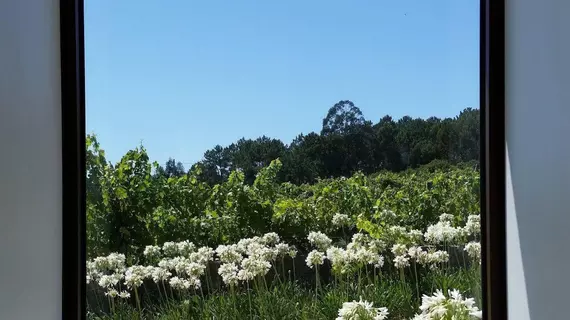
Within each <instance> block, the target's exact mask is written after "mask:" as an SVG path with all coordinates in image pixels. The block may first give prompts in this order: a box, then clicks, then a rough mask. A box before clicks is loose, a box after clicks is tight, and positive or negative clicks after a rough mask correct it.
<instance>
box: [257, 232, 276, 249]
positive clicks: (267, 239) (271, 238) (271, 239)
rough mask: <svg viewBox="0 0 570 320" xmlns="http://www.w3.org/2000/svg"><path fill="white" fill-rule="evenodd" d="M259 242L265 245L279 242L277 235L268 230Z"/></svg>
mask: <svg viewBox="0 0 570 320" xmlns="http://www.w3.org/2000/svg"><path fill="white" fill-rule="evenodd" d="M261 242H262V243H263V244H265V245H267V246H273V245H275V244H276V243H277V242H279V236H278V235H277V233H275V232H269V233H266V234H264V235H263V237H262V238H261Z"/></svg>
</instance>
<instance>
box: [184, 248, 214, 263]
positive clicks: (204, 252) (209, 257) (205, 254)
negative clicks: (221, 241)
mask: <svg viewBox="0 0 570 320" xmlns="http://www.w3.org/2000/svg"><path fill="white" fill-rule="evenodd" d="M213 260H214V250H213V249H212V248H210V247H201V248H199V249H198V251H197V252H192V253H190V261H192V262H196V263H199V264H203V265H204V266H206V267H207V266H208V263H209V262H210V261H213Z"/></svg>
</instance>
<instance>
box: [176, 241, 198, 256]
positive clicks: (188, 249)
mask: <svg viewBox="0 0 570 320" xmlns="http://www.w3.org/2000/svg"><path fill="white" fill-rule="evenodd" d="M176 247H177V250H178V254H179V255H181V256H184V257H188V256H190V254H191V253H192V252H194V250H195V249H196V246H195V245H194V243H192V242H190V241H188V240H185V241H181V242H178V243H177V244H176Z"/></svg>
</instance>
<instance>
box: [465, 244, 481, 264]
mask: <svg viewBox="0 0 570 320" xmlns="http://www.w3.org/2000/svg"><path fill="white" fill-rule="evenodd" d="M464 250H465V251H466V252H467V255H468V256H469V258H471V259H473V260H474V261H477V262H479V263H481V243H479V242H474V241H472V242H469V243H468V244H466V245H465V249H464Z"/></svg>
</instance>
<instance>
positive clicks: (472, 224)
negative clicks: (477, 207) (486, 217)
mask: <svg viewBox="0 0 570 320" xmlns="http://www.w3.org/2000/svg"><path fill="white" fill-rule="evenodd" d="M465 231H466V232H467V234H468V235H478V234H480V233H481V216H479V215H478V214H477V215H470V216H468V217H467V223H466V224H465Z"/></svg>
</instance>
